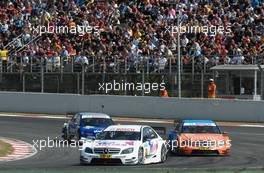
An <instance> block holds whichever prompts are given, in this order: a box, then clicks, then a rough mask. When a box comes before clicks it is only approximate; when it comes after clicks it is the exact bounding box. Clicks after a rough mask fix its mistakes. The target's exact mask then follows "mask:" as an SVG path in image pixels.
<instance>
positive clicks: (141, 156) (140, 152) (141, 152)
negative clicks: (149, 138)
mask: <svg viewBox="0 0 264 173" xmlns="http://www.w3.org/2000/svg"><path fill="white" fill-rule="evenodd" d="M143 162H144V150H143V148H139V150H138V164H139V165H142V164H143Z"/></svg>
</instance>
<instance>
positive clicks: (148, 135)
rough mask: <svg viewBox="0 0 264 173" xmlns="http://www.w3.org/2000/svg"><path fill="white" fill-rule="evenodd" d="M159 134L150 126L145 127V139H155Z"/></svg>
mask: <svg viewBox="0 0 264 173" xmlns="http://www.w3.org/2000/svg"><path fill="white" fill-rule="evenodd" d="M157 137H158V136H157V134H156V133H155V132H154V131H153V130H152V129H151V128H149V127H144V129H143V139H155V138H157Z"/></svg>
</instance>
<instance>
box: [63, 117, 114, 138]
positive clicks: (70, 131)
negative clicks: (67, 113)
mask: <svg viewBox="0 0 264 173" xmlns="http://www.w3.org/2000/svg"><path fill="white" fill-rule="evenodd" d="M114 124H115V123H114V122H113V120H112V119H111V117H110V116H109V115H106V114H103V113H88V112H81V113H77V114H75V115H74V116H73V117H72V118H71V120H69V121H68V123H64V125H63V128H62V138H63V139H64V140H68V141H70V140H72V139H73V138H75V139H77V140H81V139H95V137H96V134H98V133H100V132H101V131H102V130H104V129H105V128H106V127H108V126H110V125H114Z"/></svg>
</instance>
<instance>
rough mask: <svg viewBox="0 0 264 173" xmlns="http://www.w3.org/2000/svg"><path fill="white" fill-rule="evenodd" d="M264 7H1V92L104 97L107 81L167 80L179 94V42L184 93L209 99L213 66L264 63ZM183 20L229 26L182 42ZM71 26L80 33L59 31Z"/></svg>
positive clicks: (67, 0)
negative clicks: (102, 89) (178, 28)
mask: <svg viewBox="0 0 264 173" xmlns="http://www.w3.org/2000/svg"><path fill="white" fill-rule="evenodd" d="M263 9H264V3H263V1H262V0H232V1H227V0H221V1H215V0H191V1H189V0H178V1H176V0H175V1H173V0H109V1H108V0H64V1H59V0H53V1H48V0H19V1H18V0H5V1H1V2H0V40H1V41H0V49H1V52H0V56H1V57H0V58H1V63H0V66H1V68H0V71H1V74H0V75H1V77H0V79H1V87H0V89H1V90H12V91H37V92H38V91H44V92H68V93H83V94H101V93H100V92H98V91H97V89H96V88H97V83H98V82H100V81H107V80H113V79H118V80H130V81H134V82H136V81H142V80H144V81H145V80H146V81H150V82H151V81H159V82H160V81H164V80H165V82H166V83H167V88H169V92H170V95H171V96H177V91H176V87H175V86H176V85H177V80H176V79H175V78H176V77H175V74H176V73H177V68H178V66H177V65H178V64H177V55H178V50H177V45H178V44H180V52H181V70H182V81H183V84H182V85H183V87H182V88H183V95H184V96H192V97H197V96H198V97H200V96H202V97H203V96H205V94H204V93H205V92H206V87H204V86H203V83H206V81H207V79H209V78H210V77H212V76H213V73H212V71H211V70H210V68H211V67H213V66H216V65H223V64H232V65H237V64H239V65H241V64H245V65H249V64H263V63H264V61H263V58H264V49H263V48H264V21H263V16H264V10H263ZM177 20H179V22H180V23H181V25H182V26H197V27H198V28H202V27H203V26H209V27H210V28H216V27H217V28H219V27H222V28H221V31H220V30H211V29H210V30H209V31H208V32H207V33H204V32H198V33H197V32H195V33H194V32H184V33H181V35H180V43H178V42H177V34H178V33H172V31H173V30H172V28H175V27H176V26H177ZM66 26H67V27H69V28H70V27H76V28H77V30H76V31H77V32H75V33H72V32H69V30H68V32H67V33H66V32H58V30H52V27H56V28H59V27H66ZM44 27H45V28H47V29H46V30H44V31H45V32H44V33H40V31H41V32H42V31H43V30H41V29H40V28H42V29H43V28H44ZM84 27H86V28H87V27H89V31H87V30H86V32H85V33H84V32H81V31H83V30H80V29H83V28H84ZM97 29H98V31H99V34H98V33H97V32H96V30H97ZM43 75H45V77H43ZM18 81H19V82H18ZM84 81H85V82H84ZM219 81H220V79H219ZM220 82H221V81H220ZM201 83H202V84H201ZM39 88H42V89H41V90H40V89H39ZM43 88H45V89H43ZM81 90H82V91H81ZM112 94H129V95H135V94H136V95H140V93H112ZM153 95H158V93H153Z"/></svg>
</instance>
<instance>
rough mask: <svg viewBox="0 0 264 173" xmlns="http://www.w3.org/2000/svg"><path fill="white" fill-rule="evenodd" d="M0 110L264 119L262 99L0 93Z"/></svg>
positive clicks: (152, 116) (172, 117) (229, 119)
mask: <svg viewBox="0 0 264 173" xmlns="http://www.w3.org/2000/svg"><path fill="white" fill-rule="evenodd" d="M0 111H2V112H31V113H51V114H65V113H67V112H81V111H89V112H104V113H108V114H110V115H112V116H129V117H145V118H170V119H178V118H180V119H213V120H222V121H251V122H264V102H263V101H250V100H224V99H198V98H197V99H196V98H194V99H186V98H182V99H178V98H160V97H140V96H102V95H89V96H87V95H86V96H83V95H72V94H46V93H45V94H41V93H17V92H0Z"/></svg>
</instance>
